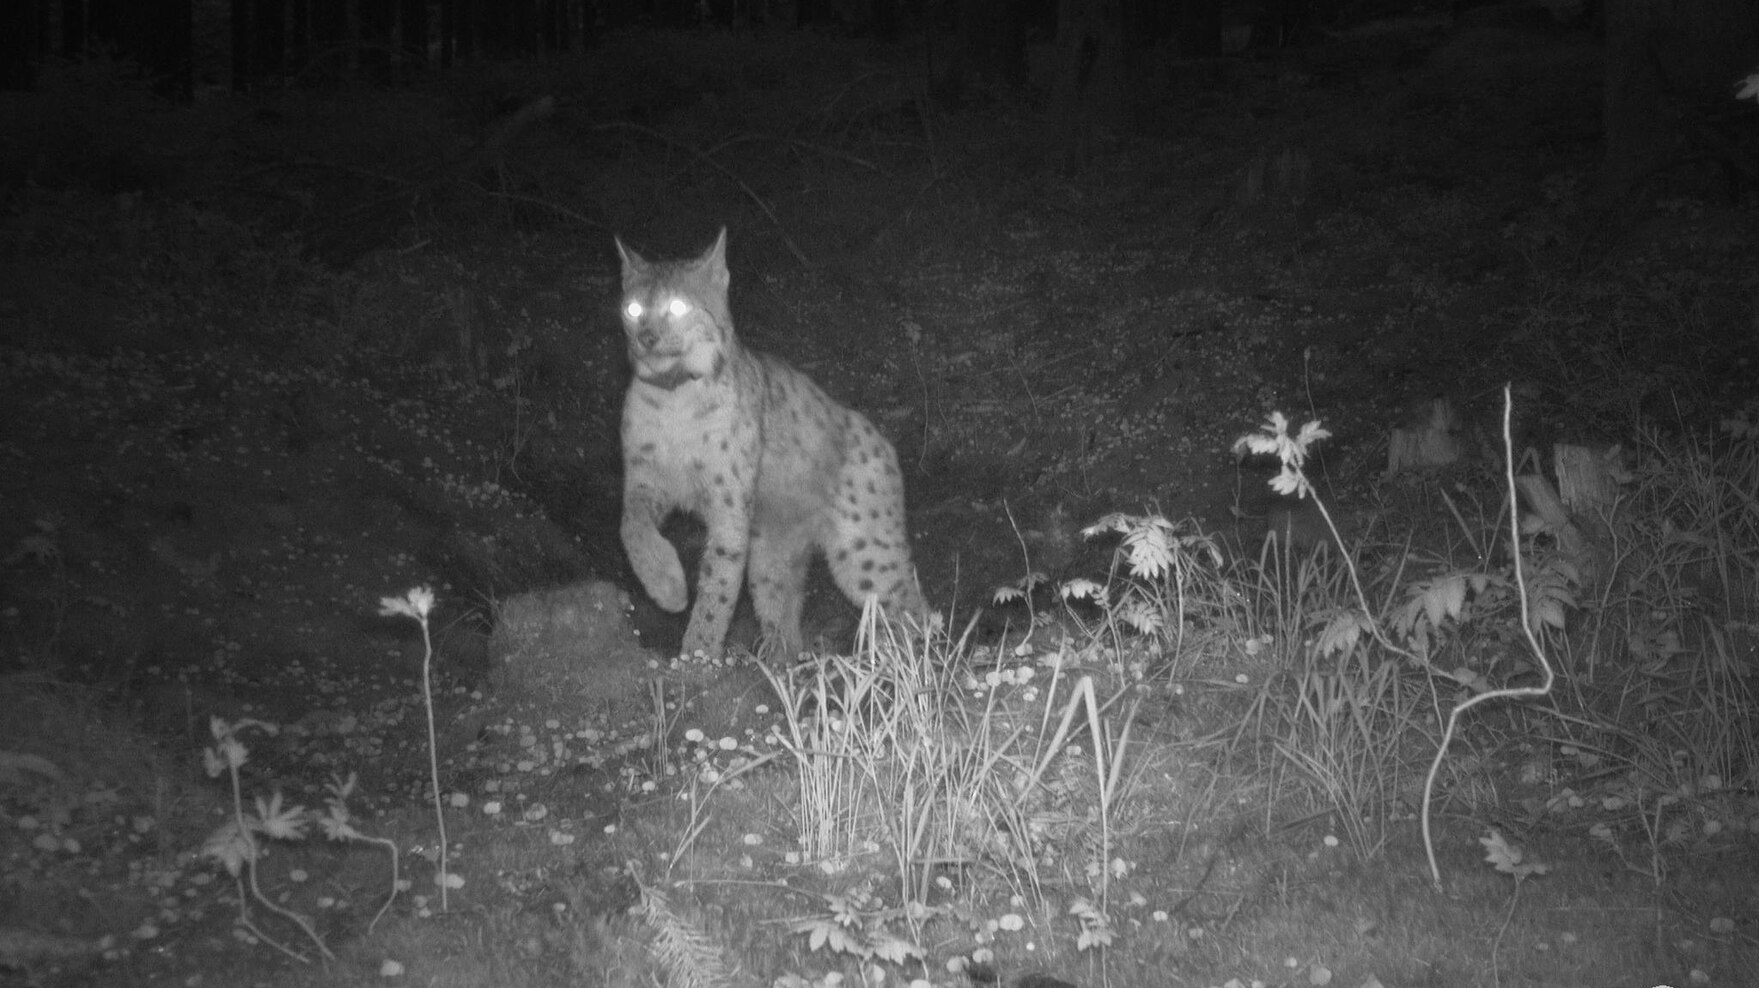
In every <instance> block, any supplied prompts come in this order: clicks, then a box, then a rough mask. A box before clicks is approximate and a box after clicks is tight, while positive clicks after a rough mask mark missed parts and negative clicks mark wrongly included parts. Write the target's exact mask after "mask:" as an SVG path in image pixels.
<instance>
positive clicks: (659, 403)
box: [617, 229, 927, 658]
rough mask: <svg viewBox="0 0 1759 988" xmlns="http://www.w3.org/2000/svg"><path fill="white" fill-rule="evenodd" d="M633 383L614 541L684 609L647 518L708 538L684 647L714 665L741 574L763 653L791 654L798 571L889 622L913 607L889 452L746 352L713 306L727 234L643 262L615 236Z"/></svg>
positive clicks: (789, 370)
mask: <svg viewBox="0 0 1759 988" xmlns="http://www.w3.org/2000/svg"><path fill="white" fill-rule="evenodd" d="M617 252H618V253H619V254H620V255H621V256H622V258H623V307H622V314H623V329H624V332H625V334H626V335H627V337H628V345H629V362H630V364H631V365H632V366H633V367H634V370H635V376H634V380H632V381H631V382H630V385H629V392H628V394H627V395H626V396H625V398H624V402H623V474H624V480H623V533H622V534H623V547H624V549H626V550H627V551H628V553H629V561H630V564H631V565H632V566H633V567H634V569H635V575H636V576H637V577H639V578H640V580H641V584H642V586H643V587H645V588H646V589H647V592H648V595H649V596H651V597H652V598H653V599H654V601H655V602H656V603H658V604H659V605H660V606H661V607H663V608H665V609H666V610H668V611H672V612H674V613H675V612H678V611H682V610H684V606H685V603H686V600H687V593H686V588H685V584H684V569H683V565H682V564H681V563H680V562H679V559H678V552H677V550H676V549H675V548H674V547H673V545H672V543H671V542H669V541H667V539H666V538H665V537H664V536H662V535H661V534H660V527H659V526H660V523H661V522H663V521H665V519H666V517H667V515H669V514H670V513H672V512H673V511H684V512H688V513H691V514H695V515H697V516H699V517H700V518H701V519H702V521H703V523H704V524H705V526H706V527H707V529H708V544H707V547H706V548H705V549H704V550H703V556H702V564H701V567H700V568H699V571H698V574H697V583H696V604H695V606H694V607H692V608H691V610H690V624H689V626H688V628H687V629H686V630H685V632H684V651H685V652H686V653H696V652H701V653H703V654H705V655H709V656H719V655H720V654H721V649H722V647H723V644H724V641H725V638H726V635H727V625H728V623H729V622H730V621H731V620H732V617H733V606H734V604H735V602H737V600H738V599H739V586H740V582H741V578H742V577H743V578H746V579H747V580H748V582H749V585H750V589H751V601H752V605H753V607H754V608H755V609H756V611H757V616H758V621H759V623H760V625H761V626H762V630H763V634H764V640H765V646H766V648H767V649H768V650H770V651H771V653H772V654H777V655H782V656H786V657H788V658H793V657H794V656H796V655H798V653H799V649H800V647H801V635H800V610H801V598H802V595H803V594H804V592H805V585H806V574H807V569H808V567H809V565H810V564H811V561H812V557H813V554H814V553H815V552H823V553H824V554H825V557H826V560H827V561H828V562H829V564H830V570H831V575H832V577H833V578H834V579H835V580H836V583H837V586H838V588H840V589H841V590H842V591H843V594H844V595H845V596H847V597H848V598H849V599H850V600H851V601H853V602H855V603H856V604H857V605H859V604H861V603H862V602H864V601H865V600H866V598H867V597H869V596H877V597H878V598H879V602H880V604H881V606H883V607H885V608H886V609H887V610H888V612H890V613H892V614H894V615H900V614H912V615H917V616H922V615H924V614H925V613H926V610H927V609H926V607H925V605H924V603H923V599H922V593H921V591H920V590H919V589H918V587H917V584H916V572H915V569H914V568H913V567H912V566H911V564H910V542H909V538H908V536H907V534H906V533H905V530H904V479H903V477H902V475H901V474H900V473H899V472H898V455H897V453H896V451H894V450H893V448H892V444H891V443H889V442H887V441H886V439H885V437H884V436H881V435H880V434H879V430H877V429H875V428H874V426H873V423H872V422H870V421H868V420H867V418H866V417H864V416H862V415H861V414H860V413H859V412H855V411H851V410H850V409H848V408H844V407H843V406H842V405H839V404H837V403H836V402H835V401H833V400H832V399H831V398H830V397H829V396H828V395H826V394H825V393H824V391H822V390H820V389H819V387H818V385H816V384H814V383H813V382H812V380H811V379H810V378H808V377H807V376H806V375H805V374H802V373H801V372H800V371H798V370H795V369H794V368H793V367H790V366H789V365H788V364H786V363H785V362H783V361H781V360H779V359H777V358H775V357H772V356H768V355H765V354H761V353H757V352H755V351H752V350H748V349H746V348H745V347H744V346H742V345H741V344H740V342H739V339H738V337H737V336H735V335H734V332H733V317H732V314H731V313H730V312H729V310H728V308H727V284H728V274H727V260H726V254H727V231H726V230H725V229H723V230H721V235H720V237H719V238H717V239H716V240H715V243H714V246H712V247H710V248H709V249H708V250H707V252H705V253H704V254H703V255H702V256H701V257H697V258H693V259H689V260H682V261H662V262H650V261H647V260H644V259H643V258H642V257H641V255H639V254H637V253H635V252H634V251H633V250H630V249H629V248H628V247H626V246H624V244H623V242H622V241H621V240H618V241H617Z"/></svg>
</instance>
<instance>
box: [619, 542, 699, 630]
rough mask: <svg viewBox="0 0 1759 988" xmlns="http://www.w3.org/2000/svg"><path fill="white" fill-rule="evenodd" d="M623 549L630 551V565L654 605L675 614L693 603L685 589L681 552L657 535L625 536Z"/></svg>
mask: <svg viewBox="0 0 1759 988" xmlns="http://www.w3.org/2000/svg"><path fill="white" fill-rule="evenodd" d="M623 545H624V548H626V549H627V550H629V565H630V566H632V567H634V569H635V576H636V578H637V579H639V580H640V581H641V585H642V586H643V587H644V588H646V590H647V595H648V596H649V597H652V598H653V601H654V603H656V604H658V605H660V608H661V609H662V610H666V611H669V612H671V613H673V614H676V613H678V612H679V611H682V610H683V609H684V608H685V606H686V605H687V604H689V602H690V592H689V589H688V588H687V587H685V585H684V566H683V564H681V563H680V562H679V561H678V550H676V549H674V548H672V543H670V542H667V541H666V540H665V538H664V537H663V536H661V535H660V533H659V532H657V531H656V532H651V533H649V534H647V535H644V536H631V535H628V534H625V535H624V538H623Z"/></svg>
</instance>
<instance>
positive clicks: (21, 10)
mask: <svg viewBox="0 0 1759 988" xmlns="http://www.w3.org/2000/svg"><path fill="white" fill-rule="evenodd" d="M45 13H46V11H45V10H44V5H43V4H42V3H40V2H39V0H12V2H10V3H3V4H0V89H11V90H27V89H31V88H33V87H34V86H35V85H36V82H37V71H36V69H37V54H38V53H39V52H40V51H41V50H42V49H43V47H44V45H43V29H44V26H45V25H44V14H45Z"/></svg>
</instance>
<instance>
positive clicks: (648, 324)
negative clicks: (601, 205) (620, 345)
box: [617, 227, 733, 391]
mask: <svg viewBox="0 0 1759 988" xmlns="http://www.w3.org/2000/svg"><path fill="white" fill-rule="evenodd" d="M617 253H618V254H619V255H621V256H622V258H623V332H624V334H625V335H626V336H627V337H628V338H629V363H630V364H632V365H633V366H634V367H635V377H636V379H637V380H640V381H643V382H645V383H647V384H651V385H654V386H655V387H659V388H664V389H666V390H667V391H671V390H673V389H675V388H677V387H678V386H679V385H682V384H684V383H686V382H689V381H696V380H701V379H703V378H709V377H714V376H716V375H717V374H719V373H720V372H721V368H722V366H724V365H725V364H726V362H727V350H728V348H729V347H730V346H732V345H733V317H732V315H731V314H730V313H729V312H728V310H727V281H728V278H727V228H726V227H722V228H721V235H720V236H719V237H716V238H715V242H714V246H712V247H710V248H709V249H708V250H706V251H704V252H703V254H702V256H701V257H696V258H691V259H688V260H682V261H648V260H645V259H643V258H642V256H641V255H640V254H637V253H636V252H635V251H632V250H630V249H629V248H628V247H625V246H624V245H623V241H622V240H621V239H619V240H618V241H617Z"/></svg>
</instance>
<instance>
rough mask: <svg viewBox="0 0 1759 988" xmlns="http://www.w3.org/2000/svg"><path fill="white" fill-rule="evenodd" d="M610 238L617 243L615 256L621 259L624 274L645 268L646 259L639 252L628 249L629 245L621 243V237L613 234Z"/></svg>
mask: <svg viewBox="0 0 1759 988" xmlns="http://www.w3.org/2000/svg"><path fill="white" fill-rule="evenodd" d="M611 239H612V240H613V241H615V242H616V244H617V256H618V257H620V258H622V259H623V273H624V274H629V273H630V272H632V271H644V270H646V269H647V261H645V260H643V259H642V257H641V255H640V254H637V253H636V252H635V251H633V250H630V249H629V247H628V246H627V245H625V244H624V243H623V238H622V237H619V236H615V235H613V236H612V237H611Z"/></svg>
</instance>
